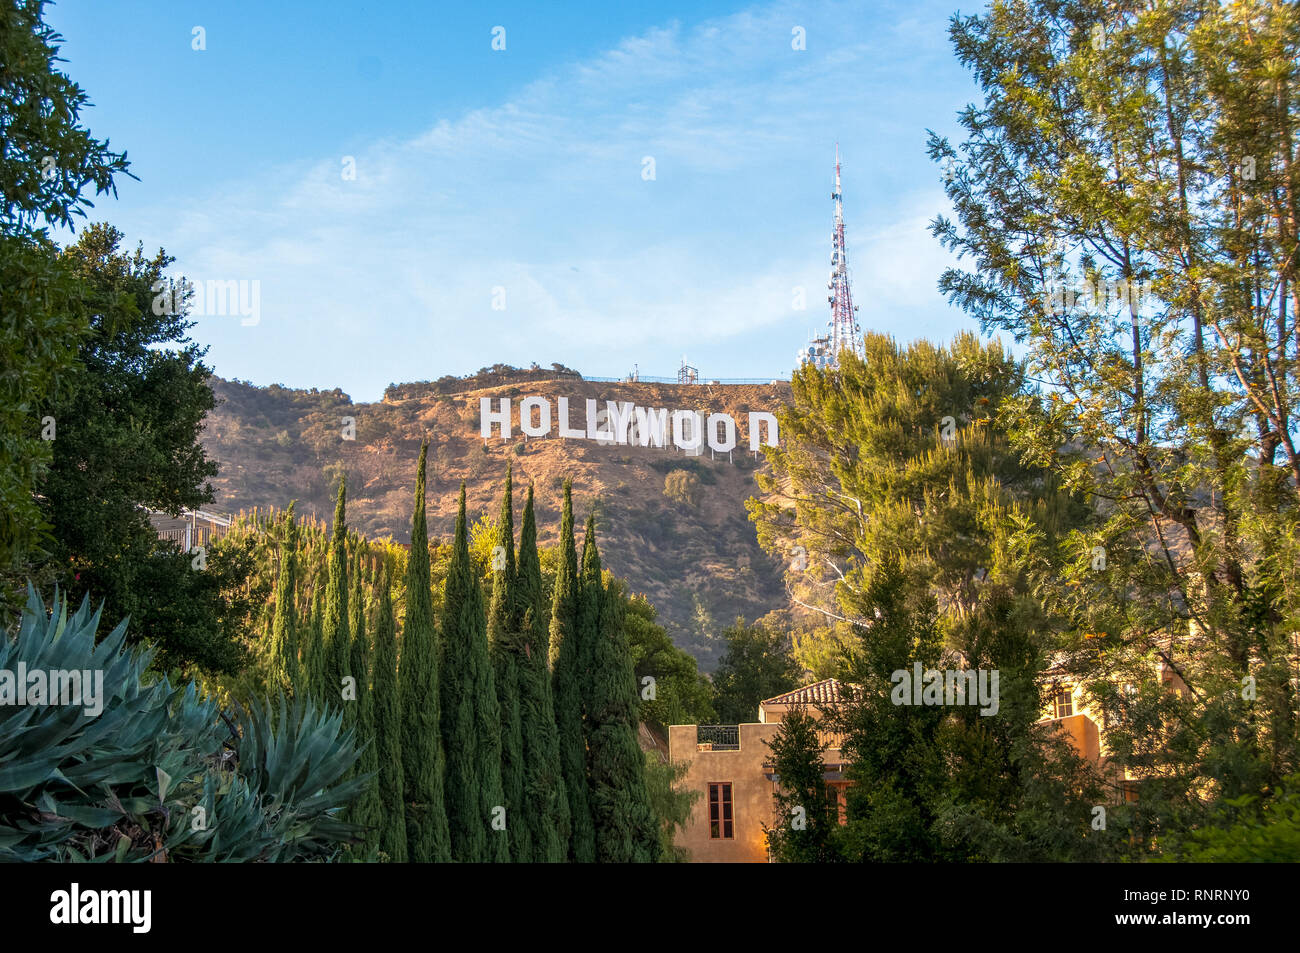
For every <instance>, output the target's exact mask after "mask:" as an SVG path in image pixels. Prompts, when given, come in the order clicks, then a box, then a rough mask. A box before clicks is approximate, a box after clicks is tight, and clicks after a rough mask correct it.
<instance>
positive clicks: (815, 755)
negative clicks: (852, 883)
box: [764, 708, 839, 864]
mask: <svg viewBox="0 0 1300 953" xmlns="http://www.w3.org/2000/svg"><path fill="white" fill-rule="evenodd" d="M767 744H768V747H769V748H770V749H771V750H772V759H773V762H774V767H775V773H776V775H777V777H778V778H779V787H778V789H777V792H776V794H775V795H774V800H775V801H776V816H777V818H778V822H777V823H776V824H774V825H773V826H772V827H767V826H766V825H764V829H765V830H766V831H767V845H768V850H769V851H770V852H771V854H772V857H773V859H775V860H776V861H778V862H779V863H819V864H820V863H827V862H829V861H834V860H838V859H839V855H838V854H837V853H836V850H835V846H834V836H835V833H836V830H837V827H838V818H837V817H836V814H837V810H836V807H835V805H834V803H833V802H832V801H831V800H830V792H829V791H828V789H827V787H826V779H825V771H826V766H825V765H824V764H823V763H822V754H823V753H824V752H825V751H826V748H827V745H828V742H827V740H826V739H825V738H824V737H823V736H822V734H821V732H820V731H819V727H818V721H817V719H816V718H815V717H814V716H813V715H811V714H810V713H808V712H807V711H804V710H802V709H799V708H795V709H793V710H791V711H789V712H786V714H785V717H784V718H782V720H781V725H780V727H779V728H777V730H776V734H775V735H774V736H773V738H772V740H771V741H769V742H768V743H767Z"/></svg>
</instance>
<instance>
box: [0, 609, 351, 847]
mask: <svg viewBox="0 0 1300 953" xmlns="http://www.w3.org/2000/svg"><path fill="white" fill-rule="evenodd" d="M67 610H68V607H67V603H66V602H65V601H63V600H61V599H60V598H59V595H58V594H57V593H56V594H55V597H54V604H53V606H52V608H51V611H50V612H49V614H48V615H47V613H46V610H45V606H44V605H43V604H42V602H41V599H40V598H39V597H38V596H37V595H36V592H35V590H34V589H31V588H30V587H29V589H28V599H27V606H26V608H25V609H24V610H23V613H22V616H21V619H20V624H19V630H18V637H17V638H16V639H12V640H11V639H0V673H14V672H16V671H17V670H18V666H19V665H20V664H24V665H25V667H26V670H27V672H28V673H29V675H30V673H33V672H38V671H39V672H52V671H59V672H65V673H66V672H89V673H92V685H91V686H88V688H93V691H92V692H90V693H89V695H87V694H86V693H78V695H77V696H76V697H74V698H73V699H72V700H73V701H76V702H80V703H82V704H57V703H47V704H24V705H18V704H12V703H6V704H0V862H4V861H41V860H50V861H69V860H90V859H99V860H116V861H119V862H123V861H173V862H175V861H290V860H300V859H320V860H332V859H335V857H336V856H337V855H338V854H339V853H340V851H341V847H342V845H343V844H345V843H351V842H355V841H356V840H357V837H356V834H357V829H356V828H355V827H353V826H352V825H349V824H347V823H345V822H343V821H341V820H339V817H338V815H339V814H340V812H341V811H342V810H343V808H345V807H346V806H347V805H348V804H349V803H350V802H351V801H352V799H353V798H354V797H356V796H357V795H358V794H359V793H360V791H361V789H362V787H363V786H364V785H365V784H366V782H367V781H368V780H369V776H363V777H354V778H352V779H350V780H347V781H344V780H341V779H342V778H343V777H344V775H345V773H346V772H347V771H349V770H350V769H351V768H352V766H353V764H354V762H355V761H356V760H357V757H358V753H359V752H358V749H357V747H356V746H355V744H354V735H353V732H352V731H351V730H347V731H344V730H342V718H343V716H342V714H341V713H334V712H328V711H326V712H321V711H319V710H317V709H316V708H315V707H314V706H313V705H312V704H311V703H310V702H304V701H302V700H301V699H299V700H296V701H295V702H294V703H293V704H292V705H286V704H285V702H284V699H283V698H278V700H277V701H278V704H277V709H278V710H273V708H272V705H271V704H269V703H261V704H259V705H255V706H254V708H253V710H252V711H251V712H250V711H243V712H240V713H239V714H238V715H237V716H234V717H232V716H231V715H230V714H228V713H226V712H223V711H221V710H220V709H219V708H218V706H217V705H216V703H215V702H213V701H211V700H208V699H203V698H200V697H199V695H198V692H197V690H196V689H195V686H194V684H193V683H190V684H188V685H186V686H184V687H173V685H172V684H171V682H170V681H169V680H168V679H167V678H165V677H164V678H154V677H152V676H151V675H148V674H146V673H147V670H148V667H149V663H150V661H151V659H152V656H153V651H152V649H148V648H145V649H140V648H132V647H129V646H127V645H126V623H125V622H122V623H120V624H119V625H118V626H117V627H116V628H115V629H113V631H112V632H110V633H109V634H108V635H107V636H106V637H105V638H104V639H103V641H101V642H100V643H99V645H96V644H95V631H96V629H97V628H98V627H99V613H98V612H95V613H94V614H93V615H92V614H91V612H90V609H89V605H88V603H87V601H86V600H83V601H82V603H81V607H80V608H79V609H78V610H77V611H76V613H75V614H73V615H72V617H71V618H69V617H68V611H67ZM100 679H102V682H101V681H100ZM28 681H29V683H30V682H31V679H30V678H29V679H28ZM14 688H15V686H14V685H12V684H9V685H5V684H4V683H3V682H0V693H3V694H0V697H3V695H4V694H8V693H10V692H12V691H13V689H14ZM63 700H64V701H68V699H66V698H65V699H63ZM46 701H47V702H57V701H59V700H58V699H54V698H48V699H46ZM6 702H12V699H11V698H6ZM87 709H90V713H88V711H87ZM96 709H98V710H96Z"/></svg>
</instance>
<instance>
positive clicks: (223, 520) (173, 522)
mask: <svg viewBox="0 0 1300 953" xmlns="http://www.w3.org/2000/svg"><path fill="white" fill-rule="evenodd" d="M149 523H150V524H151V525H152V526H153V528H154V532H155V533H157V534H158V538H159V539H167V540H171V541H172V542H173V543H175V544H176V545H177V546H179V547H180V551H181V552H183V553H188V552H190V551H191V550H192V549H194V547H195V546H202V547H204V548H207V547H208V546H209V545H211V543H212V541H213V540H214V539H220V538H221V537H222V536H225V535H226V531H227V530H229V529H230V523H231V520H230V518H229V517H227V516H219V515H217V514H216V513H209V512H207V511H206V510H182V511H181V515H180V516H169V515H167V514H166V513H158V512H154V511H153V510H150V512H149Z"/></svg>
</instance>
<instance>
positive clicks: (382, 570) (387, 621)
mask: <svg viewBox="0 0 1300 953" xmlns="http://www.w3.org/2000/svg"><path fill="white" fill-rule="evenodd" d="M375 594H376V599H375V664H374V680H373V687H372V691H373V693H374V699H375V704H374V712H375V748H376V750H377V752H378V756H379V808H380V813H379V817H380V828H379V849H380V850H381V851H383V853H384V854H386V855H387V856H388V859H389V861H390V862H391V863H394V864H402V863H405V862H406V860H407V857H408V855H407V850H406V818H405V815H406V811H405V800H406V798H405V793H404V791H405V788H404V783H403V777H402V699H401V695H400V692H399V688H398V682H397V626H396V623H395V622H394V619H393V596H392V592H391V591H390V589H389V584H388V568H387V566H386V564H385V563H384V561H383V560H380V563H379V576H378V578H377V579H376V580H375Z"/></svg>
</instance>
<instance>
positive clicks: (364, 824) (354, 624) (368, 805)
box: [348, 547, 382, 857]
mask: <svg viewBox="0 0 1300 953" xmlns="http://www.w3.org/2000/svg"><path fill="white" fill-rule="evenodd" d="M362 569H363V566H362V562H361V557H360V552H359V547H358V555H357V556H356V558H355V559H354V560H353V564H352V594H351V596H350V597H349V599H348V607H349V611H350V613H351V622H350V627H351V629H352V652H351V658H350V666H349V670H350V671H351V673H352V677H353V678H355V679H356V680H357V700H356V702H355V705H356V709H357V717H356V731H357V741H358V743H359V744H364V745H365V748H364V749H363V750H362V752H361V758H360V759H359V760H358V762H357V773H358V774H360V775H362V776H363V777H368V778H369V780H368V781H367V782H366V787H365V789H364V790H363V791H362V793H361V796H360V797H359V798H358V799H357V802H356V803H355V804H354V805H353V807H352V810H351V812H350V814H349V819H350V820H351V821H352V823H354V824H356V825H358V826H359V827H361V828H362V829H363V830H364V831H365V834H364V837H365V854H366V856H371V857H373V856H374V854H375V852H376V851H378V849H379V840H380V831H381V825H382V817H381V814H380V812H381V810H382V804H381V802H380V798H379V746H378V739H377V737H376V732H375V696H374V689H373V687H372V685H371V680H372V677H373V673H372V669H371V652H370V641H369V637H368V635H367V633H366V602H367V595H368V590H369V587H368V586H367V585H366V584H365V580H364V573H363V571H362Z"/></svg>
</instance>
